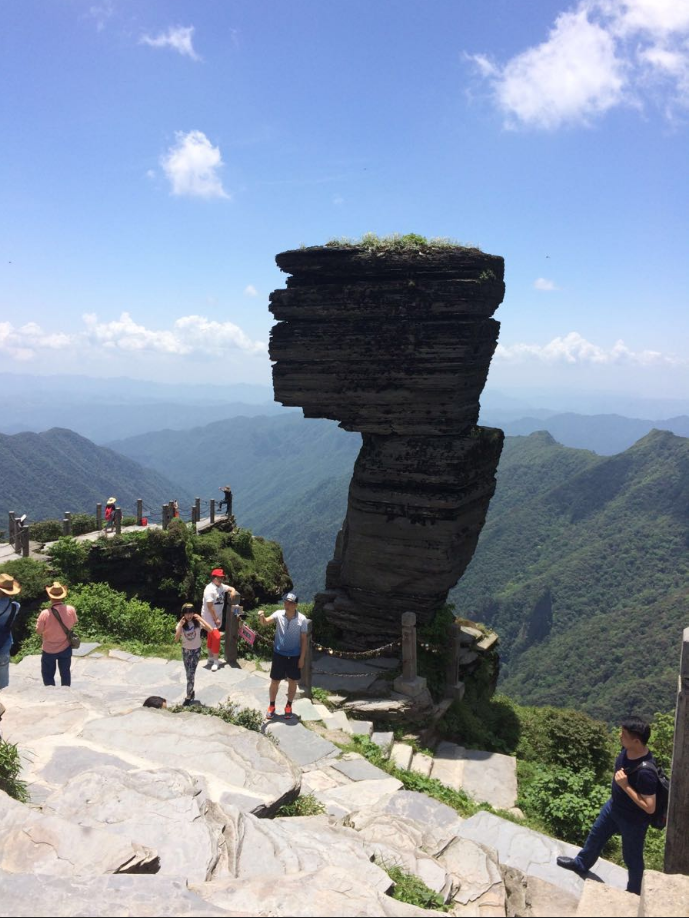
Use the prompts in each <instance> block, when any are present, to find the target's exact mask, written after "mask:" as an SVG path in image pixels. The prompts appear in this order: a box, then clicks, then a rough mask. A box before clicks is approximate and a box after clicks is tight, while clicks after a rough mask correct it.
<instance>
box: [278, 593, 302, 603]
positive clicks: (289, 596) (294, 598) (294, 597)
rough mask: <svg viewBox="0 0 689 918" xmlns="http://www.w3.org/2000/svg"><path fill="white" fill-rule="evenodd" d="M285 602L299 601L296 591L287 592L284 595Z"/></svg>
mask: <svg viewBox="0 0 689 918" xmlns="http://www.w3.org/2000/svg"><path fill="white" fill-rule="evenodd" d="M282 601H283V602H295V603H296V602H299V597H298V596H297V594H296V593H285V595H284V596H283V597H282Z"/></svg>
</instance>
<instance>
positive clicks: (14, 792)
mask: <svg viewBox="0 0 689 918" xmlns="http://www.w3.org/2000/svg"><path fill="white" fill-rule="evenodd" d="M21 772H22V761H21V756H20V755H19V750H18V749H17V747H16V746H15V745H14V744H13V743H6V742H5V741H4V740H0V791H4V792H5V793H6V794H8V795H9V796H10V797H12V798H13V799H14V800H18V801H19V802H20V803H28V802H29V789H28V787H27V785H26V783H25V782H24V781H22V780H21V778H20V777H19V775H20V774H21Z"/></svg>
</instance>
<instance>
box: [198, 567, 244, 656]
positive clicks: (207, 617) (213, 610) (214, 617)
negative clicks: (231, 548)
mask: <svg viewBox="0 0 689 918" xmlns="http://www.w3.org/2000/svg"><path fill="white" fill-rule="evenodd" d="M224 579H225V571H224V570H223V569H222V568H221V567H216V568H214V570H212V571H211V582H210V583H209V584H208V586H207V587H206V589H205V590H204V591H203V604H202V607H201V618H202V619H203V620H204V621H205V622H206V624H207V625H210V629H209V630H210V631H212V630H213V629H214V628H220V625H221V624H222V610H223V606H224V605H225V593H229V594H230V595H229V601H230V605H231V606H232V605H235V603H236V602H238V601H239V593H238V592H237V591H236V590H235V588H234V587H231V586H229V584H227V583H223V580H224ZM208 663H209V664H210V668H211V670H212V672H214V673H215V672H217V671H218V655H217V654H212V653H211V652H210V650H209V651H208Z"/></svg>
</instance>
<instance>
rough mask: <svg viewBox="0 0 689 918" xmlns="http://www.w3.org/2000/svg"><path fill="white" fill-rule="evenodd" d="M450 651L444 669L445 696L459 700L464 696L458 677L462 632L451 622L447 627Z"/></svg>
mask: <svg viewBox="0 0 689 918" xmlns="http://www.w3.org/2000/svg"><path fill="white" fill-rule="evenodd" d="M448 638H449V644H450V652H449V655H448V660H447V669H446V671H445V697H446V698H452V699H453V700H455V701H461V700H462V698H463V697H464V691H465V685H464V683H463V682H462V680H461V679H460V678H459V658H460V655H461V652H462V643H461V641H462V633H461V630H460V626H459V625H458V624H457V623H456V622H453V623H452V624H451V625H450V627H449V628H448Z"/></svg>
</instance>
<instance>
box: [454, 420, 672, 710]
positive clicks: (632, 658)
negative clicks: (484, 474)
mask: <svg viewBox="0 0 689 918" xmlns="http://www.w3.org/2000/svg"><path fill="white" fill-rule="evenodd" d="M688 545H689V440H686V439H683V438H680V437H676V436H674V435H673V434H671V433H668V432H665V431H652V432H651V433H650V434H648V435H647V436H646V437H644V438H643V439H642V440H640V441H639V442H638V443H636V444H635V445H634V446H633V447H631V448H630V449H628V450H627V451H626V452H624V453H621V454H619V455H617V456H612V457H609V458H606V457H598V456H595V455H593V454H591V453H586V452H584V451H578V450H571V449H568V448H566V447H561V446H559V445H558V444H556V443H555V442H554V441H553V440H552V438H551V437H550V436H549V435H547V434H543V433H539V434H532V435H531V436H530V437H525V438H520V437H517V438H510V439H508V440H507V441H506V447H505V452H504V454H503V460H502V462H501V465H500V468H499V471H498V488H497V491H496V495H495V498H494V500H493V503H492V504H491V509H490V511H489V515H488V520H487V522H486V526H485V528H484V531H483V533H482V535H481V539H480V541H479V545H478V548H477V551H476V555H475V556H474V559H473V561H472V563H471V565H470V566H469V568H468V570H467V572H466V574H465V575H464V578H463V579H462V581H461V582H460V583H459V584H458V586H457V587H456V588H455V590H454V591H453V594H452V599H453V600H454V601H455V602H456V603H457V609H458V611H459V612H460V613H461V614H463V615H467V616H468V617H470V618H475V619H478V620H481V621H485V622H487V623H488V624H490V625H491V627H494V628H495V629H496V630H497V631H498V632H499V634H500V636H501V654H502V657H503V661H504V663H505V664H506V665H505V666H504V667H503V685H504V688H505V690H506V691H508V692H509V693H510V694H511V695H512V696H514V697H515V698H518V699H519V700H520V701H522V702H525V703H536V704H557V705H575V706H577V707H579V708H581V709H583V710H585V711H588V712H590V713H593V714H595V715H596V716H598V717H603V718H605V719H612V720H614V719H615V718H617V717H619V716H620V715H621V714H622V713H624V712H625V711H628V710H632V709H634V710H636V711H639V710H640V706H641V710H640V713H646V714H649V715H651V714H653V712H654V711H656V710H664V709H668V708H669V707H670V706H671V705H672V700H673V697H674V692H675V688H676V668H677V658H678V652H679V640H680V635H681V631H682V628H683V627H685V626H686V601H685V599H686V592H687V584H688V583H689V579H688V575H689V553H688V552H687V546H688Z"/></svg>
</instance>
